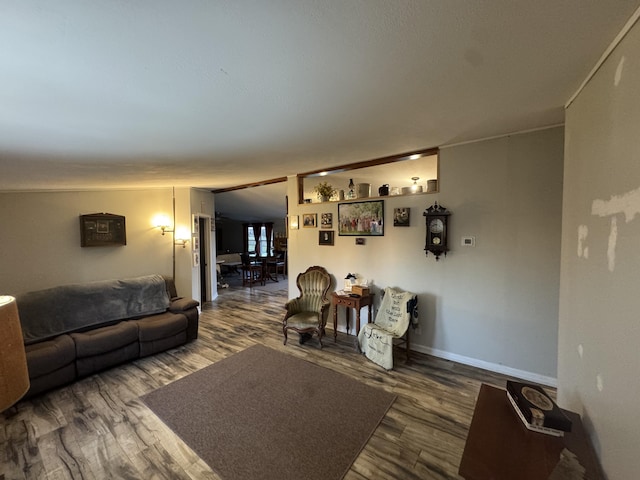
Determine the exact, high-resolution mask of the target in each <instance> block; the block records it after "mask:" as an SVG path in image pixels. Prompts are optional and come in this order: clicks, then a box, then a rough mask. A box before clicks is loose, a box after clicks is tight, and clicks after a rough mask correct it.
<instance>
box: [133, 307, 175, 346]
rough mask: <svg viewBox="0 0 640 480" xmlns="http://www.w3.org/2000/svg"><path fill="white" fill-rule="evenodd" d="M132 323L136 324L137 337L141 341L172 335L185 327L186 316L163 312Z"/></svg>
mask: <svg viewBox="0 0 640 480" xmlns="http://www.w3.org/2000/svg"><path fill="white" fill-rule="evenodd" d="M132 323H136V324H138V338H139V339H140V341H141V342H151V341H154V340H158V339H161V338H166V337H172V336H174V335H177V334H178V333H180V332H183V331H186V329H187V317H186V316H184V315H183V314H181V313H171V312H165V313H161V314H158V315H153V316H152V317H147V318H141V319H140V320H135V321H133V322H132Z"/></svg>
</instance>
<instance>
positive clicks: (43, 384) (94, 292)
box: [16, 275, 199, 398]
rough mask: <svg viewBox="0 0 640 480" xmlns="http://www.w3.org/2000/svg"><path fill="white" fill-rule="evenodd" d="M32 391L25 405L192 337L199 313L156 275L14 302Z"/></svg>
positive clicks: (93, 284)
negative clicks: (20, 327)
mask: <svg viewBox="0 0 640 480" xmlns="http://www.w3.org/2000/svg"><path fill="white" fill-rule="evenodd" d="M16 302H17V305H18V313H19V315H20V322H21V324H22V334H23V337H24V342H25V349H26V353H27V365H28V369H29V380H30V383H31V386H30V388H29V391H28V392H27V394H26V395H25V398H29V397H32V396H34V395H38V394H40V393H42V392H44V391H47V390H50V389H52V388H56V387H59V386H61V385H65V384H67V383H70V382H73V381H74V380H76V379H78V378H82V377H86V376H88V375H91V374H93V373H95V372H98V371H100V370H104V369H106V368H110V367H113V366H115V365H119V364H122V363H124V362H128V361H131V360H134V359H137V358H141V357H146V356H148V355H153V354H154V353H157V352H161V351H164V350H167V349H170V348H173V347H177V346H179V345H182V344H184V343H187V342H189V341H191V340H194V339H196V338H197V337H198V308H197V307H198V305H199V303H198V302H197V301H195V300H192V299H190V298H182V297H178V295H177V292H176V288H175V284H174V282H173V280H172V279H170V278H165V277H162V276H160V275H148V276H144V277H136V278H129V279H123V280H105V281H99V282H90V283H84V284H74V285H62V286H59V287H53V288H49V289H46V290H38V291H34V292H28V293H25V294H22V295H17V296H16Z"/></svg>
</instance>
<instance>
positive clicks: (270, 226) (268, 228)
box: [264, 222, 273, 257]
mask: <svg viewBox="0 0 640 480" xmlns="http://www.w3.org/2000/svg"><path fill="white" fill-rule="evenodd" d="M264 231H265V233H266V234H267V257H269V256H271V233H272V232H273V222H269V223H265V224H264Z"/></svg>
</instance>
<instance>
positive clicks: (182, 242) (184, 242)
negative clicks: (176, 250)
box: [163, 233, 189, 248]
mask: <svg viewBox="0 0 640 480" xmlns="http://www.w3.org/2000/svg"><path fill="white" fill-rule="evenodd" d="M163 235H164V233H163ZM187 243H189V240H188V239H186V238H176V240H175V242H173V244H174V245H178V246H182V248H187Z"/></svg>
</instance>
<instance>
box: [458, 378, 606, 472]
mask: <svg viewBox="0 0 640 480" xmlns="http://www.w3.org/2000/svg"><path fill="white" fill-rule="evenodd" d="M564 412H565V413H566V414H567V415H568V416H569V418H570V419H571V432H565V434H564V437H554V436H552V435H546V434H544V433H537V432H532V431H529V430H527V428H526V427H525V426H524V425H523V424H522V422H521V421H520V419H519V418H518V416H517V414H516V412H515V411H514V410H513V407H512V406H511V403H509V399H508V398H507V392H506V391H505V390H501V389H499V388H495V387H492V386H490V385H486V384H484V383H483V384H482V385H481V387H480V394H479V395H478V401H477V402H476V407H475V410H474V412H473V419H472V420H471V427H470V428H469V435H468V436H467V442H466V444H465V447H464V453H463V454H462V461H461V462H460V469H459V471H458V473H459V474H460V475H461V476H462V477H463V478H465V479H466V480H513V479H514V478H517V479H519V480H540V479H546V478H549V475H551V472H553V470H554V468H555V467H556V465H557V463H558V461H559V459H560V452H562V450H563V449H564V448H566V449H567V450H569V451H570V452H572V453H573V454H575V455H576V456H577V458H578V461H579V462H580V464H581V465H582V466H583V467H584V468H585V469H586V474H585V478H586V479H589V480H599V479H603V480H604V475H603V473H602V470H601V468H600V464H599V463H598V460H597V457H596V456H595V453H594V451H593V447H592V446H591V443H590V442H589V439H588V437H587V434H586V432H585V430H584V427H583V426H582V421H581V420H580V415H578V414H577V413H574V412H570V411H568V410H564Z"/></svg>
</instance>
